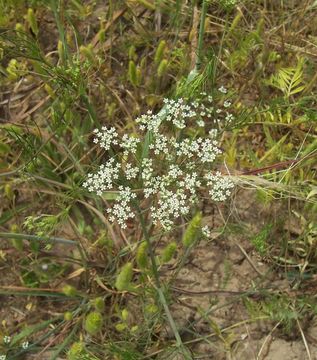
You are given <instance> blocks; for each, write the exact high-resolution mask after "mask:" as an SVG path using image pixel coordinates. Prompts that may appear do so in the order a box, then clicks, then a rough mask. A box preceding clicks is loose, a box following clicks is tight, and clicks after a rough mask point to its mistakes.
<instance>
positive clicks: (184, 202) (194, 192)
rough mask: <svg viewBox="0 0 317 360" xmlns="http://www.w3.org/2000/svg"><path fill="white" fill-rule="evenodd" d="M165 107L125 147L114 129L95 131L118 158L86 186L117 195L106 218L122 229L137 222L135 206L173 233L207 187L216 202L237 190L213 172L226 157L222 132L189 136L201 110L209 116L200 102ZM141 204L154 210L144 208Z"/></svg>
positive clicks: (142, 123) (170, 102)
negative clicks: (221, 143) (220, 144)
mask: <svg viewBox="0 0 317 360" xmlns="http://www.w3.org/2000/svg"><path fill="white" fill-rule="evenodd" d="M209 101H212V98H211V97H210V96H209ZM164 103H165V107H164V108H163V109H164V110H162V111H161V112H159V113H158V114H153V113H152V112H151V111H148V112H147V113H146V114H145V115H142V116H141V117H139V118H138V119H137V120H136V121H137V123H138V126H139V128H140V130H141V134H140V135H138V136H137V135H133V136H132V135H128V134H125V135H123V137H122V139H121V141H120V140H119V136H118V133H117V132H116V130H115V129H114V128H110V129H108V128H106V127H103V128H102V130H101V131H99V130H96V131H95V134H96V136H97V137H96V139H95V140H94V141H95V143H99V144H100V146H101V147H102V148H104V149H106V150H110V149H111V150H112V151H110V152H109V153H111V154H115V156H113V157H111V158H110V159H109V160H107V161H106V163H105V164H103V165H101V166H100V167H99V169H98V170H97V172H96V173H93V174H88V178H87V180H86V181H85V182H84V184H83V186H84V187H85V188H87V189H88V191H90V192H95V193H96V194H97V195H102V193H103V192H105V191H115V192H117V198H116V199H115V203H114V204H113V206H112V207H110V208H108V209H107V213H108V215H109V221H111V222H114V221H117V222H118V224H119V225H120V226H121V227H122V228H125V227H126V222H127V220H128V219H131V218H133V217H135V206H134V205H135V202H137V204H138V208H140V209H141V210H142V211H150V215H151V219H152V221H153V222H154V223H159V224H161V226H162V227H163V228H164V229H166V230H169V229H171V228H172V226H173V224H174V222H175V220H176V219H177V218H179V217H180V216H185V215H188V214H189V212H190V209H191V206H192V205H193V204H194V203H195V202H197V201H198V199H199V192H200V191H201V190H202V189H204V188H205V187H206V186H207V187H208V190H209V194H210V195H211V198H212V199H213V200H214V201H223V200H225V199H226V198H227V197H228V196H229V195H230V190H231V189H232V188H233V182H232V180H231V179H230V178H229V177H228V176H222V175H221V174H220V173H219V172H217V173H216V174H214V172H213V170H212V164H213V163H214V161H215V159H216V157H217V156H218V155H219V154H221V150H220V149H219V147H218V143H217V141H216V140H215V138H216V136H217V130H216V129H212V130H210V131H209V132H208V133H207V134H206V135H205V136H197V135H195V136H193V135H192V133H191V132H190V131H188V130H187V127H190V126H195V122H197V119H198V118H200V117H201V116H203V115H201V112H202V109H204V111H205V113H204V114H205V115H206V114H207V115H208V114H209V112H208V111H207V110H206V109H205V108H204V107H203V106H202V105H201V104H199V103H198V102H197V101H196V102H192V103H190V104H187V103H186V101H185V100H184V99H178V100H168V99H166V100H164ZM211 124H212V121H211V120H210V121H209V125H211ZM143 131H147V133H146V135H145V134H144V133H143V134H142V132H143ZM163 132H164V134H163ZM111 154H108V155H111ZM144 199H148V201H146V202H144V201H143V200H144ZM149 201H150V202H149ZM142 204H150V207H149V208H148V207H146V208H142V206H141V205H142ZM147 206H148V205H147Z"/></svg>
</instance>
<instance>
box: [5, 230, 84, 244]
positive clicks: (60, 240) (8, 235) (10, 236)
mask: <svg viewBox="0 0 317 360" xmlns="http://www.w3.org/2000/svg"><path fill="white" fill-rule="evenodd" d="M0 238H7V239H22V240H23V239H25V240H33V241H46V242H50V241H51V242H56V243H61V244H67V245H78V244H77V242H76V241H73V240H67V239H63V238H59V237H48V236H47V237H46V236H36V235H28V234H16V233H6V232H0Z"/></svg>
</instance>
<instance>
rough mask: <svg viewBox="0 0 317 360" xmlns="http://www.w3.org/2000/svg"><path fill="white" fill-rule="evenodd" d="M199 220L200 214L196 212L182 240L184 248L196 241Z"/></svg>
mask: <svg viewBox="0 0 317 360" xmlns="http://www.w3.org/2000/svg"><path fill="white" fill-rule="evenodd" d="M201 220H202V216H201V213H200V212H198V213H197V214H196V215H195V216H194V217H193V218H192V220H191V221H190V222H189V224H188V226H187V228H186V230H185V234H184V236H183V240H182V241H183V245H184V246H185V247H187V248H188V247H190V246H191V245H193V244H194V242H195V241H196V239H197V236H198V235H199V232H200V230H201Z"/></svg>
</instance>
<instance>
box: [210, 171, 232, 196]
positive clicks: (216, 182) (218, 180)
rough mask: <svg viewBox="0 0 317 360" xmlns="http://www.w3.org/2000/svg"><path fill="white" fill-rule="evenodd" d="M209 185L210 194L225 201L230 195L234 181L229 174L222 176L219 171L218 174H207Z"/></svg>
mask: <svg viewBox="0 0 317 360" xmlns="http://www.w3.org/2000/svg"><path fill="white" fill-rule="evenodd" d="M205 179H206V180H207V186H208V187H209V188H210V190H209V195H210V196H211V198H212V200H214V201H224V200H226V198H227V197H228V196H229V195H230V193H231V190H232V188H233V187H234V183H233V182H232V180H231V179H230V178H229V177H228V176H222V175H221V173H220V172H219V171H217V172H216V174H214V175H213V174H207V175H206V176H205Z"/></svg>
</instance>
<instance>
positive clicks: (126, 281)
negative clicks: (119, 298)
mask: <svg viewBox="0 0 317 360" xmlns="http://www.w3.org/2000/svg"><path fill="white" fill-rule="evenodd" d="M132 276H133V271H132V264H131V263H130V262H128V263H127V264H125V265H124V266H123V268H122V269H121V271H120V273H119V274H118V276H117V279H116V284H115V286H116V288H117V289H118V290H119V291H125V290H128V289H129V288H130V285H131V280H132Z"/></svg>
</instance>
